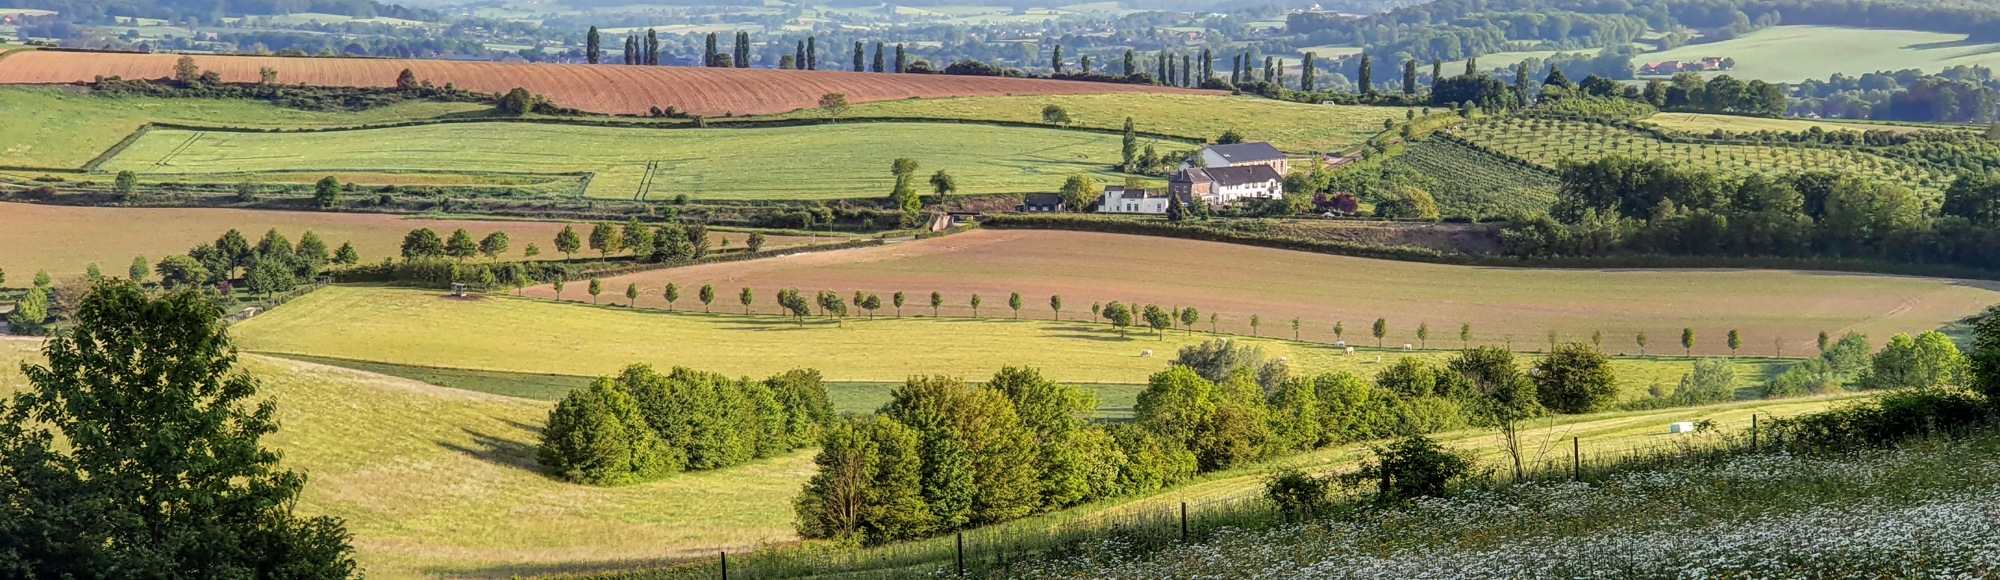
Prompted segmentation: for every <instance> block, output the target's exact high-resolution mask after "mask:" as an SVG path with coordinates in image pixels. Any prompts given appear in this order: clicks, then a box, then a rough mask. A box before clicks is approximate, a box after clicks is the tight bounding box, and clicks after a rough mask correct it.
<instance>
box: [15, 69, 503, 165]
mask: <svg viewBox="0 0 2000 580" xmlns="http://www.w3.org/2000/svg"><path fill="white" fill-rule="evenodd" d="M491 108H492V107H488V106H484V105H478V104H473V103H439V102H431V101H419V102H406V103H398V104H395V105H390V106H387V107H378V108H374V109H369V110H367V111H361V112H354V113H330V112H318V111H302V110H298V109H287V108H283V107H278V106H275V105H271V104H268V103H264V102H261V101H251V100H240V99H154V98H141V97H131V98H125V97H118V98H112V97H95V96H89V95H83V94H78V93H75V92H71V91H65V90H60V89H52V88H0V119H6V120H7V121H6V122H5V123H0V165H11V166H28V167H47V168H54V169H75V168H78V167H81V166H83V164H84V163H86V162H88V161H90V160H91V158H93V157H96V156H98V155H99V154H101V153H103V152H104V151H105V150H106V149H110V148H111V146H113V145H116V144H118V142H119V141H120V140H122V139H124V138H125V137H126V136H127V135H130V134H132V132H133V131H136V130H138V129H139V126H141V125H144V124H146V123H148V122H163V123H184V124H194V125H216V126H229V127H250V128H260V129H261V128H301V127H347V126H354V125H366V124H378V123H393V122H399V121H410V120H416V119H429V118H436V117H443V116H454V117H458V116H465V115H468V114H480V113H483V112H484V111H487V110H489V109H491Z"/></svg>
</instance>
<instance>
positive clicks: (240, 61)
mask: <svg viewBox="0 0 2000 580" xmlns="http://www.w3.org/2000/svg"><path fill="white" fill-rule="evenodd" d="M179 59H180V55H175V54H123V53H94V52H61V51H28V52H24V53H21V54H13V55H8V57H7V58H5V59H0V84H58V83H74V82H86V81H90V80H92V79H94V78H96V77H98V76H106V77H111V76H117V77H123V78H128V79H157V78H166V77H170V76H172V75H173V69H174V63H175V62H177V61H178V60H179ZM194 61H195V65H196V66H199V67H201V68H202V69H204V70H211V71H215V72H216V73H217V74H220V75H222V80H223V81H225V82H237V83H245V82H256V81H257V80H258V79H259V78H260V77H259V74H258V72H259V70H261V69H263V68H265V67H269V68H272V69H275V70H277V71H278V82H281V83H286V84H293V83H306V84H310V85H319V86H351V87H387V86H393V85H394V84H395V82H396V75H397V73H400V72H401V71H402V70H403V69H406V68H407V69H410V71H411V72H414V73H416V75H417V78H419V79H423V80H427V81H430V82H431V83H433V84H437V85H444V84H446V83H450V84H454V85H457V86H458V87H459V88H463V89H471V90H475V91H482V92H489V93H498V92H505V91H507V90H510V89H513V88H514V87H522V88H526V89H528V90H529V91H531V92H533V93H535V94H538V95H542V96H544V97H547V98H548V99H549V100H550V101H553V102H554V103H556V104H558V105H561V106H564V107H570V108H575V109H581V110H585V111H590V112H593V113H606V114H629V115H638V114H645V113H647V112H648V111H649V110H651V109H652V108H653V107H659V108H662V109H664V108H667V107H668V106H673V107H676V108H678V109H680V110H683V111H688V112H691V113H695V114H700V115H708V116H720V115H724V114H730V113H733V114H736V115H767V114H773V113H784V112H789V111H794V110H798V109H805V108H812V107H816V106H818V104H819V98H820V96H822V95H825V94H827V93H841V94H844V95H846V96H847V101H848V102H850V103H865V102H871V101H889V100H896V99H907V98H911V97H922V98H938V97H983V96H1001V95H1073V94H1089V93H1165V92H1173V93H1214V94H1222V93H1221V92H1218V91H1190V90H1185V89H1174V88H1167V87H1154V86H1142V85H1121V84H1110V83H1091V82H1076V81H1053V80H1040V79H1009V78H996V77H969V76H948V75H913V74H886V73H855V72H834V71H787V70H770V69H724V68H697V67H659V66H611V65H581V64H533V63H498V62H459V61H444V60H402V59H374V58H289V57H267V56H206V55H203V56H195V57H194Z"/></svg>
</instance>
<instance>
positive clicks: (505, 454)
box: [438, 421, 542, 473]
mask: <svg viewBox="0 0 2000 580" xmlns="http://www.w3.org/2000/svg"><path fill="white" fill-rule="evenodd" d="M508 423H510V424H513V425H516V426H520V427H524V428H529V429H532V430H534V431H535V432H537V433H539V432H540V431H541V427H534V426H529V425H523V424H520V423H515V422H512V421H509V422H508ZM464 431H465V434H467V435H471V436H472V444H471V445H460V444H457V443H453V442H444V443H439V444H438V445H439V446H440V447H443V448H445V449H449V450H452V451H457V452H459V453H464V454H466V455H469V456H472V457H473V458H475V459H478V460H480V461H485V462H487V463H492V464H495V465H500V466H503V467H512V468H517V469H526V470H529V471H534V472H537V473H540V472H541V470H542V466H541V463H540V462H538V461H536V460H535V446H533V445H530V444H527V443H522V442H519V441H513V440H508V439H503V438H500V437H495V436H492V435H488V434H485V433H481V432H478V431H474V430H472V429H470V428H467V429H464Z"/></svg>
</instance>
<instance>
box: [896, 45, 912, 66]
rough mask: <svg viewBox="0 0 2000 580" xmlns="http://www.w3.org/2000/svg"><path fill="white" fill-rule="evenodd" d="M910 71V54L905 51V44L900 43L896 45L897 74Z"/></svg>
mask: <svg viewBox="0 0 2000 580" xmlns="http://www.w3.org/2000/svg"><path fill="white" fill-rule="evenodd" d="M909 70H910V56H909V53H908V52H906V51H905V50H904V48H903V43H900V42H898V43H896V72H899V73H900V72H909Z"/></svg>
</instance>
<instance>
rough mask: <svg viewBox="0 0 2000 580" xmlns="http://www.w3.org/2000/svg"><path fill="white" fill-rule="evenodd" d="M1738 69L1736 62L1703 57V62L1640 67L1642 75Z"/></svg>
mask: <svg viewBox="0 0 2000 580" xmlns="http://www.w3.org/2000/svg"><path fill="white" fill-rule="evenodd" d="M1732 68H1736V60H1735V59H1730V58H1723V57H1719V56H1710V57H1703V58H1702V59H1701V60H1669V61H1663V62H1649V63H1646V64H1643V65H1640V66H1639V74H1642V75H1673V74H1680V73H1684V72H1710V71H1725V70H1729V69H1732Z"/></svg>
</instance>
